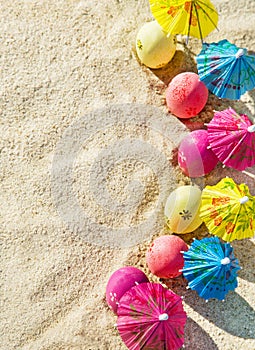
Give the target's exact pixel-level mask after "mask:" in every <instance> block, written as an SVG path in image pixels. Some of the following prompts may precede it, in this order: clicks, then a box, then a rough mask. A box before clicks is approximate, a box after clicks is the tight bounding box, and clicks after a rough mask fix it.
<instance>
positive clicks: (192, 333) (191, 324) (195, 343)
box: [184, 317, 219, 350]
mask: <svg viewBox="0 0 255 350" xmlns="http://www.w3.org/2000/svg"><path fill="white" fill-rule="evenodd" d="M184 346H185V348H186V349H188V350H200V349H208V350H218V349H219V348H218V346H217V345H216V344H215V342H214V341H213V339H212V338H211V337H210V336H209V334H208V333H207V332H206V331H205V330H204V329H203V328H201V327H200V326H199V325H198V324H197V323H196V322H195V321H194V320H192V319H191V318H190V317H188V318H187V322H186V325H185V343H184Z"/></svg>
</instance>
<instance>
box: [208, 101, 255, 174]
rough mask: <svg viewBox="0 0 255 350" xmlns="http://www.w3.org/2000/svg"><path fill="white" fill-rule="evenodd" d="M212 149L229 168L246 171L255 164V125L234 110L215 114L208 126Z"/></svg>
mask: <svg viewBox="0 0 255 350" xmlns="http://www.w3.org/2000/svg"><path fill="white" fill-rule="evenodd" d="M207 128H208V141H209V144H210V148H211V149H212V151H213V152H214V153H215V154H216V156H217V157H218V158H219V160H220V161H221V162H222V163H223V164H225V165H226V166H228V167H231V168H234V169H237V170H244V169H246V168H247V167H251V166H253V165H254V164H255V125H254V124H252V122H251V121H250V119H249V118H248V116H247V115H245V114H241V115H239V114H238V113H237V112H236V111H235V110H234V109H232V108H228V109H226V110H224V111H220V112H215V113H214V117H213V119H212V120H211V122H210V123H209V124H208V125H207Z"/></svg>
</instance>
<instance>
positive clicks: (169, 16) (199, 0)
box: [149, 0, 218, 41]
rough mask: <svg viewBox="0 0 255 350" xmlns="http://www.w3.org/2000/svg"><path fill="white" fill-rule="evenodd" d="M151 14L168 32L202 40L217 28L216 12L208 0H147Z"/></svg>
mask: <svg viewBox="0 0 255 350" xmlns="http://www.w3.org/2000/svg"><path fill="white" fill-rule="evenodd" d="M149 1H150V8H151V12H152V14H153V16H154V17H155V19H156V20H157V21H158V23H159V24H160V25H161V27H162V28H163V30H164V31H166V32H167V33H169V34H173V35H175V34H183V35H187V37H188V38H189V36H194V37H196V38H200V39H201V40H202V41H203V38H205V37H206V36H207V35H208V34H209V33H211V32H212V31H213V30H214V29H215V28H217V23H218V13H217V11H216V9H215V7H214V5H213V4H212V3H211V2H210V1H209V0H189V1H188V0H149Z"/></svg>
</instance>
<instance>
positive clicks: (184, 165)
mask: <svg viewBox="0 0 255 350" xmlns="http://www.w3.org/2000/svg"><path fill="white" fill-rule="evenodd" d="M208 147H209V142H208V132H207V130H203V129H201V130H194V131H192V132H190V133H189V134H188V135H186V136H185V137H184V139H183V140H182V141H181V143H180V146H179V149H178V164H179V166H180V168H181V170H182V172H183V173H184V174H185V175H187V176H189V177H201V176H204V175H206V174H209V173H210V172H211V171H212V170H213V169H214V168H215V167H216V165H217V163H218V158H217V157H216V155H215V154H214V152H213V151H212V150H211V149H210V148H208Z"/></svg>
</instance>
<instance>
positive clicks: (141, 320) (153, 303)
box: [117, 283, 187, 350]
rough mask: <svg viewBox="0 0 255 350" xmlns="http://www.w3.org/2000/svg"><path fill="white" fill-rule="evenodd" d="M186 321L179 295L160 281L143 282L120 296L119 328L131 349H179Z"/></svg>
mask: <svg viewBox="0 0 255 350" xmlns="http://www.w3.org/2000/svg"><path fill="white" fill-rule="evenodd" d="M186 320H187V315H186V313H185V311H184V309H183V305H182V298H181V297H180V296H178V295H177V294H175V293H174V292H172V291H170V290H168V289H166V288H164V287H163V286H162V285H161V284H158V283H141V284H139V285H137V286H135V287H133V288H131V289H130V290H129V291H127V292H126V293H125V294H124V295H123V297H122V298H121V300H120V304H119V307H118V320H117V328H118V331H119V333H120V336H121V337H122V340H123V341H124V343H125V344H126V346H127V347H128V349H130V350H140V349H143V350H178V349H180V347H181V346H182V345H183V343H184V326H185V323H186Z"/></svg>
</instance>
